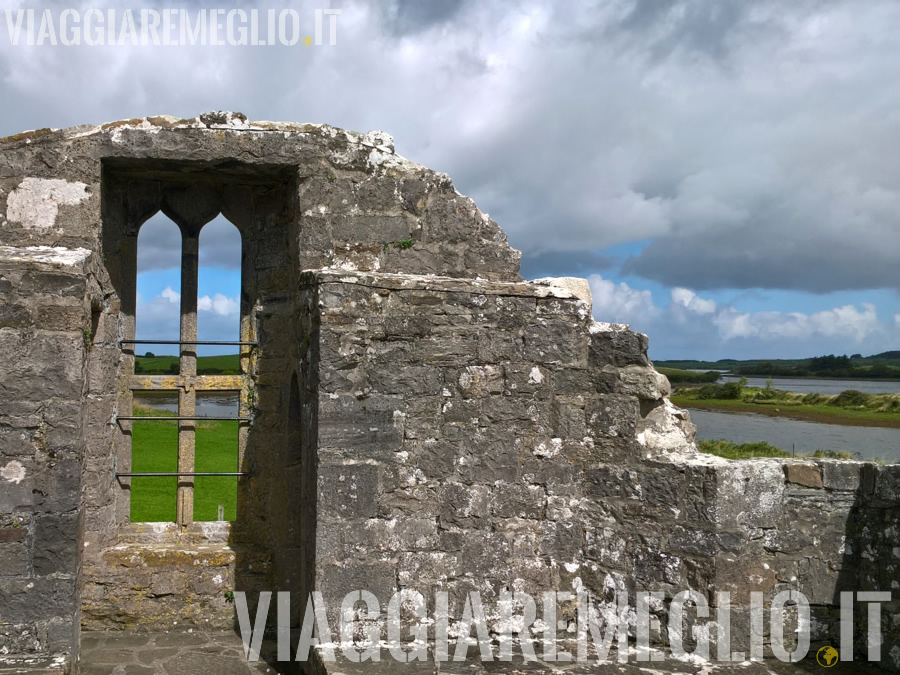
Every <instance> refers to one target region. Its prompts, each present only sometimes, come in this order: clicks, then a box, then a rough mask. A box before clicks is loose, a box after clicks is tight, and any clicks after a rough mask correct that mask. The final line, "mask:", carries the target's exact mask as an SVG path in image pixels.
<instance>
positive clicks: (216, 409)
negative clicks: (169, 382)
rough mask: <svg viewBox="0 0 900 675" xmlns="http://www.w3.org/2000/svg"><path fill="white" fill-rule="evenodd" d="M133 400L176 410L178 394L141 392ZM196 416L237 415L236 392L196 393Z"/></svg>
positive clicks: (142, 403)
mask: <svg viewBox="0 0 900 675" xmlns="http://www.w3.org/2000/svg"><path fill="white" fill-rule="evenodd" d="M134 402H135V403H139V404H141V405H146V406H149V407H151V408H156V409H157V410H167V411H169V412H172V413H177V412H178V394H176V393H175V392H168V391H166V392H159V393H157V392H153V393H150V392H141V393H140V394H135V396H134ZM196 411H197V416H198V417H237V416H238V393H237V392H236V391H224V392H206V393H202V394H201V393H198V394H197V406H196Z"/></svg>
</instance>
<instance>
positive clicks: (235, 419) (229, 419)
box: [116, 415, 250, 422]
mask: <svg viewBox="0 0 900 675" xmlns="http://www.w3.org/2000/svg"><path fill="white" fill-rule="evenodd" d="M132 420H154V421H157V422H190V421H195V422H203V421H204V420H206V421H213V422H223V421H225V422H249V421H250V418H249V417H181V416H177V417H168V416H164V417H163V416H160V417H157V416H155V415H151V416H147V417H137V416H128V417H116V421H132Z"/></svg>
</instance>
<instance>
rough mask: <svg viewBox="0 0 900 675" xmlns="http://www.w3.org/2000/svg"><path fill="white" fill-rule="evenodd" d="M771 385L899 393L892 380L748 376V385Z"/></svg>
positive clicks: (803, 390)
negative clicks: (770, 382)
mask: <svg viewBox="0 0 900 675" xmlns="http://www.w3.org/2000/svg"><path fill="white" fill-rule="evenodd" d="M740 379H741V378H740V377H739V376H737V375H723V376H722V377H721V379H720V380H719V382H720V383H723V384H724V383H726V382H737V381H738V380H740ZM770 379H771V380H772V386H773V387H774V388H775V389H781V390H782V391H793V392H796V393H798V394H813V393H814V394H827V395H828V396H836V395H837V394H840V393H841V392H842V391H846V390H848V389H855V390H856V391H862V392H865V393H866V394H900V382H896V381H894V380H817V379H812V378H811V379H806V378H802V377H772V378H768V377H748V378H747V386H748V387H765V386H766V382H767V381H768V380H770Z"/></svg>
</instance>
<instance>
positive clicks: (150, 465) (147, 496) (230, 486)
mask: <svg viewBox="0 0 900 675" xmlns="http://www.w3.org/2000/svg"><path fill="white" fill-rule="evenodd" d="M134 414H135V415H143V416H150V415H152V416H154V417H171V416H173V413H168V412H164V411H160V410H154V409H152V408H147V407H144V406H135V412H134ZM195 445H196V447H195V452H194V464H195V466H194V471H239V469H238V466H237V452H238V422H237V421H233V422H232V421H222V422H218V421H215V422H198V423H197V431H196V444H195ZM131 467H132V468H131V470H132V471H135V472H142V471H177V470H178V423H177V422H175V421H171V422H156V421H152V422H151V421H143V422H142V421H136V422H134V426H133V431H132V442H131ZM177 482H178V479H177V478H175V477H171V478H170V477H160V478H132V479H131V520H132V522H138V523H141V522H171V521H174V520H175V494H176V490H177ZM219 504H222V505H223V506H224V507H225V520H234V519H235V516H236V514H237V477H235V476H222V477H205V476H198V477H196V478H195V479H194V520H197V521H207V520H218V509H219Z"/></svg>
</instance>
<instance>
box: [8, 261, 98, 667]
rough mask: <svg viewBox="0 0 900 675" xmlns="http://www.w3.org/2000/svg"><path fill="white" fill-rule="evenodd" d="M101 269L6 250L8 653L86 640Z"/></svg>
mask: <svg viewBox="0 0 900 675" xmlns="http://www.w3.org/2000/svg"><path fill="white" fill-rule="evenodd" d="M92 267H93V256H92V255H91V253H90V251H87V250H84V249H75V250H67V249H49V248H46V247H44V248H37V247H34V248H28V249H23V248H18V249H15V248H11V247H6V246H0V401H2V405H0V654H8V653H41V652H50V653H68V652H70V651H71V650H72V649H73V648H74V645H76V644H77V634H78V622H79V598H80V584H79V583H78V581H79V574H80V571H81V560H80V553H81V551H80V548H81V531H82V511H83V509H82V500H81V488H82V466H83V460H84V455H85V436H86V432H87V427H88V421H87V419H86V414H85V412H86V411H85V405H84V399H85V394H86V392H87V389H88V361H89V353H90V350H91V349H92V347H93V340H94V335H93V334H92V321H91V318H92V311H91V309H92V295H93V293H94V292H95V290H96V288H95V287H96V283H95V280H94V278H93V274H92Z"/></svg>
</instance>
